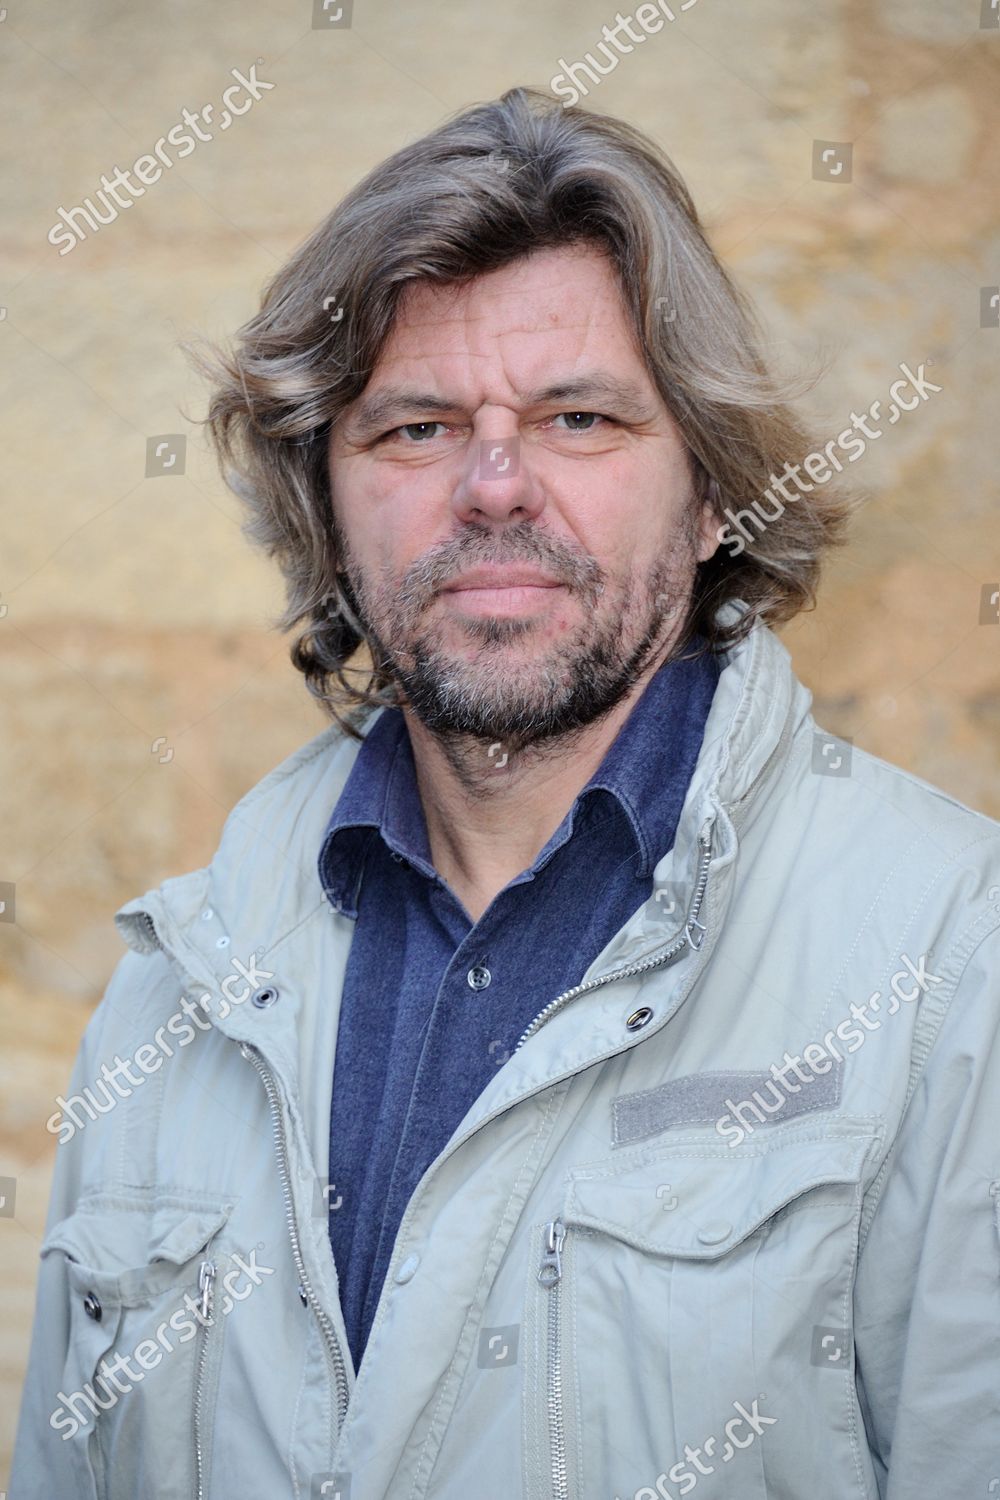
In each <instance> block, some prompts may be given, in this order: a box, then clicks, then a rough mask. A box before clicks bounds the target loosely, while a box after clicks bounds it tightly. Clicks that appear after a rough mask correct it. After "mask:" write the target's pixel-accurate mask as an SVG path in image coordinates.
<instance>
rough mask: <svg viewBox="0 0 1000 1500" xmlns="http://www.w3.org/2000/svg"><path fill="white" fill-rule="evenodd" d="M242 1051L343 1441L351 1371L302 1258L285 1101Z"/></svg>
mask: <svg viewBox="0 0 1000 1500" xmlns="http://www.w3.org/2000/svg"><path fill="white" fill-rule="evenodd" d="M240 1051H241V1052H242V1054H243V1056H244V1057H245V1058H248V1059H249V1061H250V1062H252V1063H253V1065H254V1067H255V1068H256V1069H257V1072H258V1073H259V1074H260V1077H261V1081H262V1083H263V1085H264V1088H265V1089H266V1091H267V1102H268V1105H269V1106H270V1110H271V1124H272V1127H273V1130H274V1143H275V1152H276V1154H277V1158H278V1172H279V1173H280V1176H281V1190H282V1193H283V1195H284V1200H285V1220H286V1223H287V1225H288V1237H289V1239H290V1241H291V1245H292V1257H293V1259H294V1261H295V1269H296V1271H297V1272H298V1276H299V1291H300V1293H301V1294H302V1295H303V1296H304V1297H305V1299H306V1301H307V1302H308V1303H309V1305H310V1306H311V1307H312V1310H313V1312H314V1313H315V1314H316V1319H317V1322H318V1323H319V1326H320V1330H321V1331H322V1334H323V1341H324V1342H323V1347H324V1349H325V1350H326V1354H327V1361H328V1363H329V1365H330V1368H331V1374H332V1378H333V1382H334V1385H335V1387H336V1393H337V1436H338V1438H339V1436H340V1432H341V1429H342V1427H343V1425H344V1417H345V1416H346V1415H347V1401H348V1395H349V1392H348V1387H347V1370H346V1367H345V1364H344V1356H343V1352H342V1350H341V1347H340V1342H339V1340H338V1338H337V1330H336V1329H335V1328H334V1326H333V1324H332V1323H331V1322H330V1319H329V1317H328V1316H327V1313H326V1309H325V1308H324V1307H323V1305H322V1303H321V1302H320V1300H319V1298H318V1297H317V1295H316V1292H315V1290H314V1289H313V1286H312V1283H311V1282H310V1280H309V1275H308V1272H307V1271H306V1263H305V1260H304V1258H303V1255H302V1244H301V1241H300V1239H299V1230H298V1225H297V1224H296V1222H295V1207H294V1204H293V1201H292V1179H291V1173H290V1171H289V1167H288V1139H287V1137H286V1135H285V1122H284V1120H283V1119H282V1115H281V1101H280V1099H279V1097H278V1085H277V1083H276V1082H275V1079H274V1074H273V1072H272V1071H271V1069H270V1067H269V1066H268V1065H267V1063H266V1062H265V1061H264V1059H263V1057H262V1056H261V1054H260V1052H259V1050H258V1049H257V1048H256V1047H254V1046H253V1045H252V1044H251V1043H250V1042H240Z"/></svg>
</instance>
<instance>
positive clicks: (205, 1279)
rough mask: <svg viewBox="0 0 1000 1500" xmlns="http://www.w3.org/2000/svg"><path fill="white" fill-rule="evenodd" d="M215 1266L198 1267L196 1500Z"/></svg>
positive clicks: (198, 1499) (201, 1473)
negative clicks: (199, 1323) (199, 1315)
mask: <svg viewBox="0 0 1000 1500" xmlns="http://www.w3.org/2000/svg"><path fill="white" fill-rule="evenodd" d="M215 1272H216V1266H215V1261H214V1260H203V1261H202V1263H201V1265H200V1266H199V1267H198V1290H199V1292H200V1293H201V1307H200V1308H199V1312H200V1314H201V1331H200V1335H199V1342H198V1364H197V1367H196V1372H195V1382H194V1469H195V1491H194V1492H195V1500H204V1497H205V1455H204V1449H203V1431H202V1409H201V1407H202V1393H203V1391H204V1385H205V1370H206V1368H207V1366H208V1346H209V1336H210V1334H211V1331H212V1329H213V1328H214V1327H215V1323H216V1319H214V1318H213V1319H212V1321H211V1322H209V1312H210V1311H211V1307H212V1293H213V1290H214V1287H215Z"/></svg>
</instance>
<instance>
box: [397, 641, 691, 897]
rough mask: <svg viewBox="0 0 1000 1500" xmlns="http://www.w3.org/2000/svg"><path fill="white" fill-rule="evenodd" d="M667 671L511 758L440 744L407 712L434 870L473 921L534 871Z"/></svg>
mask: <svg viewBox="0 0 1000 1500" xmlns="http://www.w3.org/2000/svg"><path fill="white" fill-rule="evenodd" d="M661 664H662V659H661V660H660V661H654V662H653V663H652V664H651V665H650V666H649V667H647V668H646V670H645V671H644V672H643V673H642V675H641V677H640V678H639V679H638V680H637V681H636V683H635V684H634V685H633V687H632V688H631V689H630V690H629V692H628V693H627V694H626V696H625V697H624V698H623V699H622V700H621V701H620V702H618V703H616V704H615V706H614V707H613V708H612V709H611V710H610V711H609V712H608V713H607V714H605V715H604V716H602V717H601V718H600V719H598V720H595V721H594V722H592V723H590V724H586V725H584V726H583V727H582V728H580V729H577V730H574V731H572V732H571V733H570V734H565V735H561V736H559V737H558V738H557V739H550V740H546V741H542V742H541V743H539V744H535V745H528V746H526V747H524V748H522V749H518V750H516V751H514V752H513V753H509V752H507V751H505V748H504V746H503V745H502V744H500V743H499V742H496V743H494V744H493V745H492V746H490V745H487V744H485V743H484V742H483V741H482V740H479V739H472V738H461V739H458V740H452V739H447V740H442V739H441V738H440V737H438V736H436V735H434V734H433V733H431V731H430V730H428V729H427V728H426V726H425V725H424V724H423V723H422V722H421V721H420V720H419V719H418V718H417V717H416V715H415V714H414V713H413V711H412V710H411V709H410V708H405V707H404V709H403V712H404V714H405V716H406V724H407V730H408V732H409V735H410V742H411V745H412V748H413V760H414V766H415V769H416V777H417V786H418V789H419V793H420V800H421V803H422V806H423V810H424V818H425V821H426V825H427V838H428V842H429V844H430V850H431V857H432V860H433V864H434V868H435V869H436V870H437V872H438V874H439V875H441V877H442V878H443V879H444V880H446V881H447V882H448V884H449V886H450V887H451V889H452V890H453V891H454V892H455V894H456V895H458V896H459V898H460V899H461V900H462V901H463V903H464V905H465V906H466V909H467V911H468V912H469V914H470V916H472V917H473V920H476V919H477V918H478V917H479V916H480V915H481V914H482V912H483V911H485V909H486V907H487V906H488V905H489V904H490V902H491V901H492V899H493V897H494V896H495V895H497V894H498V892H500V891H501V890H503V888H504V887H505V886H506V885H507V884H508V883H509V882H510V881H511V880H513V879H514V877H515V876H516V875H519V874H520V873H521V871H522V870H526V869H528V868H529V867H530V866H531V865H532V864H533V863H534V860H535V859H536V857H537V855H538V854H539V852H540V851H541V850H542V849H543V848H544V847H545V845H546V844H547V843H548V841H549V839H550V838H551V837H552V835H553V833H554V832H555V831H556V829H557V828H558V827H559V825H560V823H561V822H562V820H563V818H564V817H565V816H566V814H567V812H568V811H569V809H570V808H571V807H572V805H573V802H574V801H575V799H576V797H577V795H578V793H579V792H580V790H581V789H582V788H583V787H584V786H585V785H586V784H587V782H588V781H589V780H590V778H591V777H592V776H593V774H594V772H595V771H596V770H597V768H598V766H600V764H601V762H602V761H603V759H604V757H605V755H606V754H607V751H608V750H609V748H610V746H611V745H612V744H613V743H614V741H615V739H616V737H617V735H618V733H619V731H620V730H621V727H622V725H623V724H624V723H625V720H626V719H627V718H628V716H629V714H630V713H631V711H632V709H633V707H634V706H635V704H636V702H637V701H638V699H639V698H640V697H641V695H642V693H643V691H644V690H645V688H646V686H647V684H648V682H649V680H650V678H651V677H652V675H653V673H654V672H656V670H657V669H658V667H659V666H660V665H661ZM491 750H492V752H493V753H492V754H490V751H491Z"/></svg>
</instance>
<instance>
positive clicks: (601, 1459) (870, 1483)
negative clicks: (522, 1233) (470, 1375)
mask: <svg viewBox="0 0 1000 1500" xmlns="http://www.w3.org/2000/svg"><path fill="white" fill-rule="evenodd" d="M876 1135H877V1130H876V1125H875V1122H873V1121H871V1120H860V1121H850V1120H845V1119H844V1118H843V1117H841V1119H839V1120H838V1122H837V1123H836V1125H832V1126H828V1127H827V1128H825V1129H824V1131H822V1132H820V1131H819V1130H817V1129H816V1127H815V1125H814V1124H812V1123H811V1122H810V1124H809V1125H808V1126H805V1127H802V1126H798V1127H796V1126H789V1127H787V1128H783V1127H775V1129H774V1130H773V1131H772V1132H771V1133H770V1134H769V1135H768V1136H767V1138H766V1140H762V1139H761V1137H760V1136H758V1137H757V1138H755V1139H754V1140H753V1141H752V1142H749V1143H743V1144H742V1145H741V1146H739V1147H737V1148H735V1149H730V1148H729V1147H727V1146H726V1145H725V1144H721V1145H720V1143H719V1141H718V1137H717V1136H714V1137H713V1139H711V1140H709V1139H706V1138H705V1136H704V1135H703V1136H702V1137H701V1138H700V1139H698V1140H695V1139H693V1138H692V1136H691V1135H690V1134H689V1135H688V1136H687V1138H686V1139H684V1140H680V1141H678V1140H676V1139H675V1140H673V1141H672V1142H670V1143H667V1144H664V1143H663V1141H662V1140H660V1141H658V1142H656V1143H654V1144H652V1145H647V1146H645V1147H642V1148H636V1149H634V1150H630V1151H627V1152H625V1151H623V1152H619V1153H615V1155H614V1156H611V1157H607V1158H604V1159H602V1160H601V1161H599V1162H593V1163H590V1164H588V1165H586V1166H582V1167H579V1168H576V1169H574V1170H573V1171H572V1172H571V1173H570V1174H569V1179H568V1182H567V1185H566V1189H565V1194H564V1198H563V1201H562V1203H561V1205H560V1206H559V1211H558V1214H557V1215H556V1216H555V1218H554V1220H553V1221H550V1223H549V1224H548V1225H546V1226H544V1227H542V1228H541V1229H537V1228H536V1235H537V1236H538V1239H537V1244H536V1252H537V1253H536V1257H535V1266H536V1268H537V1271H538V1272H539V1273H540V1274H533V1275H532V1278H531V1285H529V1293H528V1297H529V1311H528V1338H527V1340H526V1342H527V1345H528V1348H529V1350H532V1351H534V1353H533V1357H532V1362H531V1368H530V1369H526V1380H525V1401H526V1403H527V1411H526V1422H527V1426H526V1431H527V1433H528V1443H529V1451H533V1452H534V1453H536V1454H538V1455H543V1456H544V1455H547V1459H548V1473H547V1474H545V1475H543V1476H542V1477H541V1478H540V1479H539V1480H538V1481H537V1483H535V1484H534V1485H529V1486H528V1494H529V1495H530V1497H531V1500H543V1497H544V1500H569V1497H570V1496H574V1497H575V1496H587V1497H589V1496H591V1495H593V1496H602V1497H603V1496H607V1497H609V1500H610V1497H612V1496H617V1497H620V1500H631V1497H633V1496H642V1497H643V1500H645V1497H647V1496H650V1495H656V1496H658V1497H662V1500H674V1497H679V1496H683V1495H686V1494H688V1493H689V1492H690V1491H691V1490H692V1489H694V1487H695V1485H697V1487H698V1497H699V1500H716V1497H718V1500H731V1497H732V1496H733V1495H739V1497H740V1500H765V1497H775V1496H778V1495H789V1496H790V1495H793V1494H800V1493H801V1494H804V1493H807V1492H808V1494H809V1495H810V1497H811V1500H847V1497H850V1496H856V1497H868V1496H870V1495H874V1494H875V1493H876V1490H875V1486H874V1478H873V1476H872V1475H871V1471H870V1465H869V1464H868V1461H867V1458H866V1454H865V1451H864V1445H863V1443H862V1442H860V1441H859V1436H858V1429H859V1427H860V1420H859V1417H858V1412H857V1403H856V1398H855V1393H854V1383H853V1345H852V1332H851V1300H852V1288H853V1279H854V1269H855V1261H856V1254H857V1238H858V1225H859V1219H860V1209H861V1196H862V1179H863V1171H864V1165H865V1161H866V1158H867V1156H868V1154H869V1153H870V1151H871V1149H872V1145H873V1142H874V1140H875V1138H876Z"/></svg>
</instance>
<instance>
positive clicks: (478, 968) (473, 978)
mask: <svg viewBox="0 0 1000 1500" xmlns="http://www.w3.org/2000/svg"><path fill="white" fill-rule="evenodd" d="M466 977H467V978H468V981H469V984H470V985H471V986H472V988H473V989H474V990H484V989H485V988H486V986H487V985H488V984H489V982H490V980H491V979H492V978H493V975H492V974H491V973H490V971H489V969H487V968H486V966H485V965H484V964H474V965H473V967H472V968H471V969H470V970H469V972H468V975H467V976H466Z"/></svg>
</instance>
